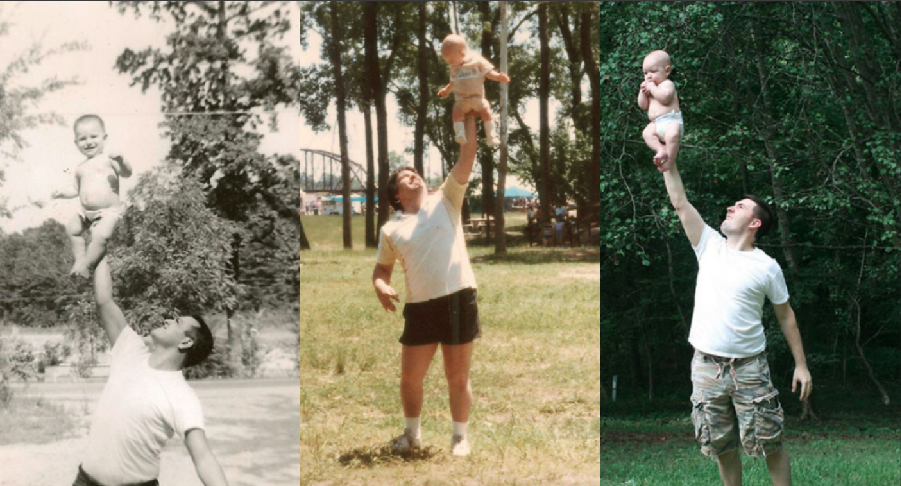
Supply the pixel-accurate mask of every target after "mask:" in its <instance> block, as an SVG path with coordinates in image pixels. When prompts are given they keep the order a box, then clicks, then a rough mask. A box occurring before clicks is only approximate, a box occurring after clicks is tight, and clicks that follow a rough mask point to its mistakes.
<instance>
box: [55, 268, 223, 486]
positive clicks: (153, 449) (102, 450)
mask: <svg viewBox="0 0 901 486" xmlns="http://www.w3.org/2000/svg"><path fill="white" fill-rule="evenodd" d="M94 293H95V300H96V303H97V313H98V315H99V316H100V323H101V324H102V325H103V329H104V331H106V336H107V338H108V339H109V341H110V344H111V346H112V350H111V361H110V376H109V378H108V379H107V382H106V386H105V387H104V389H103V393H102V394H101V395H100V400H99V401H98V403H97V408H96V410H95V411H94V416H93V418H92V422H91V431H90V434H89V436H88V443H87V447H86V448H85V451H84V453H83V457H84V459H83V462H82V464H81V466H79V468H78V476H77V477H76V479H75V482H74V483H73V486H122V485H141V486H155V485H158V484H159V483H158V482H157V479H156V478H157V477H158V476H159V472H160V454H161V452H162V450H163V447H164V445H165V443H166V441H167V440H168V439H169V438H171V437H172V436H173V435H174V434H178V436H179V437H182V438H184V442H185V446H186V447H187V449H188V452H189V453H190V454H191V459H192V460H193V461H194V467H195V469H196V470H197V474H198V476H199V477H200V479H201V481H203V484H204V485H206V486H220V485H226V484H227V482H226V480H225V475H224V474H223V473H222V468H221V467H220V466H219V462H218V461H217V460H216V457H215V456H214V455H213V452H212V451H211V450H210V446H209V444H208V443H207V439H206V434H205V432H204V422H203V411H202V410H201V407H200V401H199V400H198V399H197V395H196V394H195V393H194V390H193V389H191V387H190V386H188V384H187V382H186V381H185V378H184V375H183V374H182V369H183V368H185V367H187V366H193V365H196V364H198V363H200V362H202V361H203V360H204V359H206V357H207V356H209V354H210V352H211V351H212V349H213V335H212V333H211V332H210V329H209V327H207V325H206V323H205V322H204V321H203V318H201V317H200V316H180V317H173V318H171V319H166V320H165V322H164V324H163V325H162V326H160V327H157V328H156V329H154V330H153V331H151V333H150V338H151V340H152V341H153V348H152V349H151V348H148V347H147V345H146V344H144V340H143V339H141V337H140V336H138V335H137V334H136V333H135V331H134V330H133V329H132V328H131V327H129V326H128V323H127V322H126V321H125V315H124V314H123V313H122V310H121V309H119V306H118V305H116V303H115V302H114V301H113V288H112V279H111V277H110V269H109V263H108V262H107V259H106V258H104V259H103V260H101V261H100V263H99V264H98V265H97V268H96V270H95V271H94Z"/></svg>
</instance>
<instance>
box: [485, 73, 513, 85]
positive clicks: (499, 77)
mask: <svg viewBox="0 0 901 486" xmlns="http://www.w3.org/2000/svg"><path fill="white" fill-rule="evenodd" d="M485 77H486V78H488V79H490V80H492V81H497V82H498V83H504V84H508V83H509V82H510V76H507V74H506V73H502V72H500V71H491V72H489V73H487V74H485Z"/></svg>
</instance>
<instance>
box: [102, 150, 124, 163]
mask: <svg viewBox="0 0 901 486" xmlns="http://www.w3.org/2000/svg"><path fill="white" fill-rule="evenodd" d="M106 155H107V156H108V157H109V158H110V159H112V160H115V161H116V162H122V154H121V153H119V152H118V151H117V150H109V151H107V153H106Z"/></svg>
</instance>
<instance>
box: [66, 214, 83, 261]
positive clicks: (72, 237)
mask: <svg viewBox="0 0 901 486" xmlns="http://www.w3.org/2000/svg"><path fill="white" fill-rule="evenodd" d="M66 233H67V234H68V235H69V241H70V242H71V244H72V254H73V255H74V256H75V264H74V265H72V269H71V270H70V271H69V273H70V274H78V272H79V268H80V267H81V266H82V262H83V261H84V254H85V246H86V245H85V241H84V224H83V223H82V220H81V216H79V215H77V214H76V215H75V216H73V217H72V219H70V220H69V222H68V223H66Z"/></svg>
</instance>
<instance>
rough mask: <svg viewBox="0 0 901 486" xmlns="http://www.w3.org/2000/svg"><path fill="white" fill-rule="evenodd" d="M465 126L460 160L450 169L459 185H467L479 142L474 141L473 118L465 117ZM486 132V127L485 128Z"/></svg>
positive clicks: (474, 128) (474, 122)
mask: <svg viewBox="0 0 901 486" xmlns="http://www.w3.org/2000/svg"><path fill="white" fill-rule="evenodd" d="M463 123H464V124H465V126H466V143H464V144H463V145H461V146H460V158H458V159H457V163H456V164H454V166H453V167H452V168H451V171H450V173H451V175H452V176H453V177H454V180H456V181H457V182H458V183H459V184H463V185H465V184H468V183H469V175H470V174H472V165H473V163H474V162H475V160H476V152H477V151H478V149H479V142H478V140H476V121H475V118H472V117H466V119H465V120H463ZM485 129H486V130H487V129H488V127H486V128H485Z"/></svg>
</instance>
